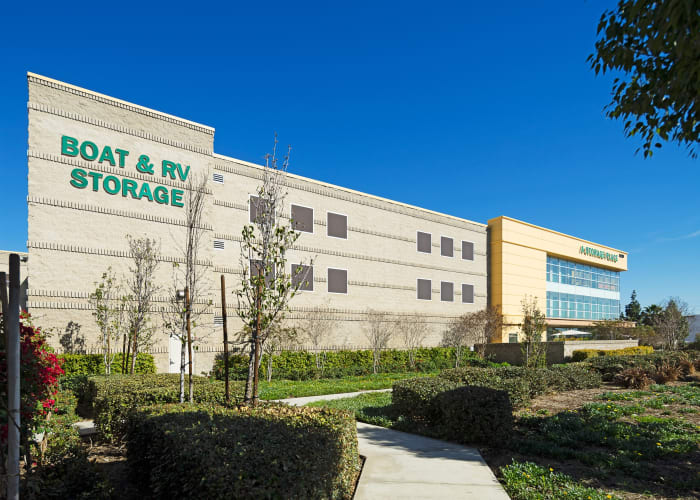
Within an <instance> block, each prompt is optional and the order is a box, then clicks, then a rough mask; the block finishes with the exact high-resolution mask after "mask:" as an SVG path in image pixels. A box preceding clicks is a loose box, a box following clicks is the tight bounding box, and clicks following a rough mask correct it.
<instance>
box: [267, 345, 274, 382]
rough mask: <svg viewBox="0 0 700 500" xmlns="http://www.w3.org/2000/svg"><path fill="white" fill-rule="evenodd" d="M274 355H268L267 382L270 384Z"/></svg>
mask: <svg viewBox="0 0 700 500" xmlns="http://www.w3.org/2000/svg"><path fill="white" fill-rule="evenodd" d="M272 355H273V352H272V351H271V352H270V353H268V355H267V381H268V382H269V381H271V380H272Z"/></svg>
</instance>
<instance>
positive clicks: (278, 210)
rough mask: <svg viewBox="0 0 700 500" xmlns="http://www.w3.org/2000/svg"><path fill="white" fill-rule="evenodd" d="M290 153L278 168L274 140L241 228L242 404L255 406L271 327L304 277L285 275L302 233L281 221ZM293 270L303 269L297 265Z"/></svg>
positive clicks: (278, 318)
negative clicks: (245, 348)
mask: <svg viewBox="0 0 700 500" xmlns="http://www.w3.org/2000/svg"><path fill="white" fill-rule="evenodd" d="M290 151H291V148H289V149H288V150H287V154H286V155H285V157H284V160H283V161H282V164H281V165H280V164H279V163H278V159H277V136H275V142H274V147H273V150H272V154H268V155H266V157H265V166H264V168H263V183H262V185H261V186H260V187H259V188H258V190H257V197H256V198H255V199H254V200H253V201H251V203H252V204H253V206H251V210H253V212H254V214H255V217H254V222H253V224H250V225H246V226H244V227H243V231H242V236H243V238H242V241H241V253H240V266H241V272H242V280H241V284H240V287H239V288H238V289H237V290H236V291H235V293H236V298H237V299H238V308H237V313H238V316H239V317H240V318H241V320H242V321H243V324H244V326H248V327H249V332H250V337H249V338H248V345H249V347H250V361H249V363H248V377H247V379H246V387H245V396H244V401H245V402H246V403H252V404H256V403H257V399H258V370H259V368H260V361H261V359H262V349H263V347H264V345H265V342H266V341H267V339H268V338H269V336H270V332H271V331H272V328H273V327H274V326H275V323H276V322H281V321H282V320H283V319H284V315H285V313H286V311H287V309H288V304H289V301H290V300H291V299H292V298H293V297H294V296H295V295H296V293H297V291H298V290H299V288H300V287H301V285H302V284H303V282H304V279H305V277H304V276H301V277H300V276H297V277H298V278H300V279H292V278H293V277H292V275H291V274H290V273H289V272H287V251H288V250H289V249H290V248H291V247H292V245H294V243H295V242H296V241H297V239H298V238H299V236H300V234H301V233H299V232H298V231H296V230H295V229H294V227H293V226H292V221H291V220H288V222H287V223H283V208H284V200H285V197H286V194H287V192H286V173H287V168H288V167H289V152H290ZM297 269H298V270H301V269H305V267H304V266H301V265H300V266H299V267H297Z"/></svg>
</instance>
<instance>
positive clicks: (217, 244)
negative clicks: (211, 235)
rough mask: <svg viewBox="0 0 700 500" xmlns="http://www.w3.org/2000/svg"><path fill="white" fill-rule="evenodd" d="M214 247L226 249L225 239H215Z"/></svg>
mask: <svg viewBox="0 0 700 500" xmlns="http://www.w3.org/2000/svg"><path fill="white" fill-rule="evenodd" d="M214 248H215V249H216V250H223V249H224V240H214Z"/></svg>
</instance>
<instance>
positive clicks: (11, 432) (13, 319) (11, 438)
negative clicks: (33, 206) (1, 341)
mask: <svg viewBox="0 0 700 500" xmlns="http://www.w3.org/2000/svg"><path fill="white" fill-rule="evenodd" d="M3 314H4V315H5V332H6V334H7V335H6V339H7V345H6V346H5V349H6V351H7V408H8V410H9V411H8V422H7V498H8V499H9V500H19V439H20V425H21V422H20V414H19V361H20V360H19V255H17V254H15V253H13V254H10V300H9V301H8V306H7V312H6V313H3Z"/></svg>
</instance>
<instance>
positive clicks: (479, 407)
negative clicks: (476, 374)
mask: <svg viewBox="0 0 700 500" xmlns="http://www.w3.org/2000/svg"><path fill="white" fill-rule="evenodd" d="M437 403H438V405H439V406H440V410H441V412H442V420H441V432H442V434H443V436H444V437H445V439H448V440H450V441H455V442H457V443H468V444H472V443H480V444H503V443H504V442H507V441H508V439H509V437H510V435H511V432H512V431H513V407H512V406H511V403H510V397H509V396H508V393H507V392H506V391H499V390H496V389H490V388H488V387H478V386H464V387H459V388H457V389H452V390H450V391H445V392H443V393H441V394H440V395H439V396H438V397H437Z"/></svg>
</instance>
